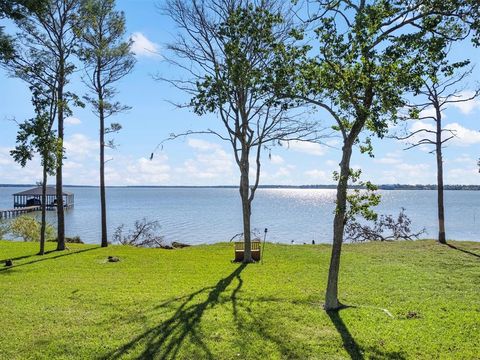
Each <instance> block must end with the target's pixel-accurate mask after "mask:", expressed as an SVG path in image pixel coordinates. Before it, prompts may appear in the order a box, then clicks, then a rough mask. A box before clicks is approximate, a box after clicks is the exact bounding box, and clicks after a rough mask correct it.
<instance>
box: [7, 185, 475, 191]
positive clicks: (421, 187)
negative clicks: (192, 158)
mask: <svg viewBox="0 0 480 360" xmlns="http://www.w3.org/2000/svg"><path fill="white" fill-rule="evenodd" d="M35 186H37V185H35V184H0V187H16V188H18V187H35ZM377 186H378V188H379V189H380V190H437V185H430V184H427V185H420V184H419V185H406V184H382V185H377ZM64 187H66V188H78V187H84V188H98V186H95V185H64ZM107 188H125V189H129V188H131V189H237V188H238V186H236V185H210V186H206V185H204V186H193V185H132V186H107ZM258 188H259V189H326V190H328V189H330V190H335V189H336V188H337V185H259V187H258ZM350 188H351V189H358V188H362V187H360V186H350ZM444 190H467V191H480V185H445V186H444Z"/></svg>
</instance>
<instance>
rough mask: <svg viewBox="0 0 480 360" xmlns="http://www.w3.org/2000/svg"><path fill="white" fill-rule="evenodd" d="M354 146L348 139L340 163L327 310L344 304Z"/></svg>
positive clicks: (326, 300) (326, 295)
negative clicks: (341, 288)
mask: <svg viewBox="0 0 480 360" xmlns="http://www.w3.org/2000/svg"><path fill="white" fill-rule="evenodd" d="M352 146H353V144H351V143H350V142H348V141H346V142H345V143H344V146H343V149H342V151H343V154H342V161H341V163H340V177H339V179H338V184H337V207H336V212H335V218H334V220H333V244H332V256H331V258H330V268H329V270H328V282H327V291H326V294H325V310H327V311H329V310H336V309H339V308H340V307H341V306H342V304H341V303H340V301H339V300H338V276H339V272H340V255H341V252H342V243H343V231H344V227H345V213H346V210H347V188H348V178H349V174H350V158H351V156H352Z"/></svg>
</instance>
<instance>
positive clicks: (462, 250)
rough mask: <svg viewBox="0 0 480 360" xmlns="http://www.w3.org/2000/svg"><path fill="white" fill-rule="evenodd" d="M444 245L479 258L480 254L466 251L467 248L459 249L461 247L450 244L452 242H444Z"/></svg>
mask: <svg viewBox="0 0 480 360" xmlns="http://www.w3.org/2000/svg"><path fill="white" fill-rule="evenodd" d="M446 245H447V246H448V247H449V248H451V249H455V250H458V251H461V252H463V253H465V254H468V255H472V256H475V257H477V258H480V254H476V253H474V252H472V251H468V250H464V249H461V248H459V247H456V246H454V245H452V244H446Z"/></svg>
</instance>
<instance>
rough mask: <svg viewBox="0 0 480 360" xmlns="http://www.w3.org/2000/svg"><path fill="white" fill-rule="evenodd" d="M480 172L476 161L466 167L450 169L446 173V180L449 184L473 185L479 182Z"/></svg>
mask: <svg viewBox="0 0 480 360" xmlns="http://www.w3.org/2000/svg"><path fill="white" fill-rule="evenodd" d="M479 177H480V174H479V173H478V168H477V166H476V163H475V162H474V163H472V164H470V166H467V167H464V168H453V169H448V170H447V171H446V174H445V182H446V183H448V184H461V185H471V184H478V181H479Z"/></svg>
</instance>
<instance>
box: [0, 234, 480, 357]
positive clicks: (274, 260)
mask: <svg viewBox="0 0 480 360" xmlns="http://www.w3.org/2000/svg"><path fill="white" fill-rule="evenodd" d="M452 244H454V245H455V246H456V247H457V249H454V248H450V247H447V246H441V245H438V244H436V243H434V242H433V241H415V242H394V243H370V244H356V245H345V247H344V253H343V260H342V261H343V262H342V268H341V283H340V298H341V301H342V302H343V303H345V304H347V305H350V307H348V308H346V309H344V310H341V311H339V312H337V313H330V314H327V313H326V312H325V311H324V310H323V309H322V301H323V295H324V290H325V283H326V277H327V269H328V261H329V255H330V247H329V246H326V245H316V246H310V245H306V246H288V245H272V244H267V246H266V251H265V257H264V264H263V265H262V264H250V265H247V266H245V265H240V264H234V263H231V262H230V259H231V258H232V257H233V248H232V246H233V245H232V244H218V245H210V246H198V247H191V248H185V249H178V250H159V249H137V248H131V247H118V246H112V247H110V248H108V249H101V248H98V247H95V246H87V245H70V248H71V250H70V251H65V252H50V253H49V254H48V255H46V256H44V257H40V256H37V255H35V254H36V252H37V250H38V249H37V247H38V244H33V243H14V242H6V241H3V242H0V263H1V265H0V359H57V358H61V359H69V358H72V359H73V358H75V359H115V358H140V359H150V358H158V359H350V358H353V359H362V358H365V359H480V243H467V242H452ZM48 247H49V249H53V247H54V244H51V243H50V244H48ZM109 255H114V256H118V257H120V259H121V261H120V262H118V263H109V262H107V261H106V258H107V256H109ZM10 258H12V259H14V267H12V268H5V267H3V260H5V259H10ZM383 309H385V310H383ZM389 314H391V316H390V315H389Z"/></svg>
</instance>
